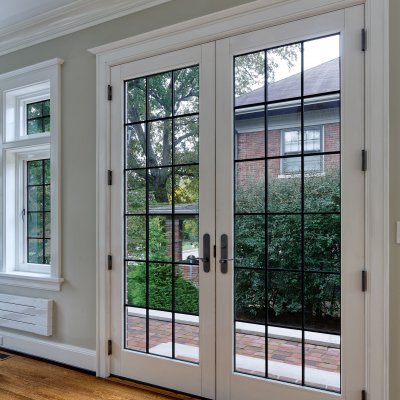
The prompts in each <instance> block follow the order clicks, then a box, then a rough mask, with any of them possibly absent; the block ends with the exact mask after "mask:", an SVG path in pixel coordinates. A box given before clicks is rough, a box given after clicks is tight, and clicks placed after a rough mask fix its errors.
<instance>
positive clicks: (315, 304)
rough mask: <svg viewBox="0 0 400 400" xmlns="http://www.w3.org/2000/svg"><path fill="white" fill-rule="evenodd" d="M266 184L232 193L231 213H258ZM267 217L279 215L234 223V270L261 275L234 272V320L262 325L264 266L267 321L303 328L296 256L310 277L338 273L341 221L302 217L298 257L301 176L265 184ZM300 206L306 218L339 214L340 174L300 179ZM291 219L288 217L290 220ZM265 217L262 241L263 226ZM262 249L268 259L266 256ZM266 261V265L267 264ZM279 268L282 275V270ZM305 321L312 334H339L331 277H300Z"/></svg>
mask: <svg viewBox="0 0 400 400" xmlns="http://www.w3.org/2000/svg"><path fill="white" fill-rule="evenodd" d="M263 204H265V184H264V182H254V181H253V182H249V183H248V184H247V185H242V186H241V187H240V188H238V190H237V196H236V210H237V211H247V212H255V211H257V212H263V211H264V210H263V209H262V207H263ZM267 204H268V206H269V210H268V211H270V212H278V213H288V214H286V215H285V214H284V215H271V214H270V215H268V216H264V215H250V216H249V215H246V216H243V215H239V216H236V219H235V244H236V248H235V259H236V265H237V266H240V267H244V268H246V267H256V268H260V272H259V273H257V271H255V272H254V270H251V271H243V270H239V272H237V275H236V280H235V285H236V305H235V306H236V316H237V318H238V319H243V320H256V321H261V320H264V319H265V313H266V310H265V303H266V301H265V290H264V286H265V274H264V268H265V264H266V262H268V267H269V268H270V269H280V270H281V271H276V272H272V271H271V272H269V273H268V275H269V276H268V290H267V292H268V300H267V303H268V316H269V320H270V321H275V322H279V321H281V320H282V319H283V320H285V321H286V320H291V321H292V322H293V321H298V322H299V323H300V324H301V311H302V306H301V303H302V302H301V299H302V297H301V290H302V288H301V280H300V277H301V275H300V273H298V272H285V270H295V271H301V266H302V257H303V256H304V266H305V269H306V270H308V271H311V270H315V271H325V272H340V217H339V215H334V214H332V215H329V214H325V215H321V214H320V215H305V218H304V255H302V252H301V248H302V247H301V244H302V237H301V234H302V229H301V227H302V224H301V215H298V214H293V213H295V212H300V211H301V207H300V206H301V178H300V177H298V176H291V177H288V178H273V179H270V181H269V184H268V202H267ZM304 208H305V211H306V212H307V211H308V212H339V211H340V175H339V170H338V169H332V170H330V171H327V172H326V173H325V174H324V175H320V174H315V175H308V176H306V177H305V183H304ZM290 213H292V214H290ZM265 218H268V220H267V222H268V239H267V246H266V244H265V237H264V236H265V234H264V232H265V224H266V220H265ZM266 248H267V249H268V257H265V251H266ZM267 259H268V261H267ZM282 270H283V271H282ZM304 302H305V312H306V323H307V324H308V325H309V326H313V327H314V328H315V329H318V328H321V327H322V326H324V324H325V325H326V327H325V329H328V330H332V331H337V330H338V329H339V328H338V326H339V322H340V321H339V317H340V278H339V276H337V275H331V274H318V273H307V274H305V292H304Z"/></svg>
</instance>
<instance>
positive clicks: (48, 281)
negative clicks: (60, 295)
mask: <svg viewBox="0 0 400 400" xmlns="http://www.w3.org/2000/svg"><path fill="white" fill-rule="evenodd" d="M63 282H64V279H63V278H50V277H49V275H43V274H37V273H30V272H25V271H24V272H18V271H13V272H0V284H1V285H10V286H19V287H26V288H31V289H42V290H51V291H53V292H59V291H60V290H61V285H62V283H63Z"/></svg>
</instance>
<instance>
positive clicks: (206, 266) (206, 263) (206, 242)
mask: <svg viewBox="0 0 400 400" xmlns="http://www.w3.org/2000/svg"><path fill="white" fill-rule="evenodd" d="M196 260H200V261H202V262H203V271H204V272H210V235H209V234H208V233H205V234H204V235H203V257H197V258H196Z"/></svg>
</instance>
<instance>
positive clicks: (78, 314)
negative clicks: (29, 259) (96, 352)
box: [0, 0, 247, 349]
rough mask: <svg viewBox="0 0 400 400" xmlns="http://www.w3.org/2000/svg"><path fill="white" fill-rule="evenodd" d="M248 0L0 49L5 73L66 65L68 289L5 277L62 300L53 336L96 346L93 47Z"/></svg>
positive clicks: (143, 15) (177, 9)
mask: <svg viewBox="0 0 400 400" xmlns="http://www.w3.org/2000/svg"><path fill="white" fill-rule="evenodd" d="M246 2H247V1H245V0H218V1H215V0H201V1H199V0H173V1H171V2H168V3H165V4H162V5H160V6H157V7H154V8H151V9H148V10H145V11H142V12H140V13H137V14H132V15H128V16H126V17H123V18H119V19H117V20H114V21H110V22H107V23H104V24H101V25H97V26H95V27H93V28H89V29H85V30H83V31H80V32H76V33H73V34H70V35H67V36H64V37H62V38H58V39H54V40H50V41H48V42H45V43H42V44H39V45H36V46H32V47H29V48H26V49H23V50H20V51H17V52H15V53H12V54H7V55H5V56H2V57H0V74H1V73H4V72H8V71H12V70H14V69H17V68H21V67H24V66H27V65H31V64H35V63H37V62H41V61H45V60H48V59H51V58H54V57H60V58H62V59H64V60H65V63H64V65H63V72H62V120H63V123H62V194H63V205H62V219H63V224H62V251H63V254H62V267H63V276H64V278H65V280H66V282H65V284H64V285H63V287H62V291H61V292H46V291H41V290H33V289H26V288H16V287H11V286H4V285H0V292H2V293H13V294H18V295H26V296H36V297H48V298H53V299H54V300H55V301H56V324H55V330H56V332H55V334H54V335H53V336H52V337H51V338H50V339H49V340H52V341H57V342H61V343H67V344H70V345H75V346H80V347H86V348H88V349H95V348H96V282H95V277H96V242H95V239H96V131H95V127H96V126H95V125H96V111H95V110H96V98H95V93H96V88H95V83H96V60H95V56H93V55H91V54H90V53H89V52H88V51H87V49H89V48H91V47H95V46H99V45H101V44H105V43H109V42H113V41H115V40H120V39H124V38H127V37H131V36H134V35H137V34H140V33H143V32H147V31H151V30H153V29H157V28H161V27H163V26H167V25H172V24H174V23H178V22H181V21H185V20H188V19H192V18H196V17H200V16H202V15H205V14H209V13H213V12H216V11H220V10H223V9H225V8H230V7H234V6H237V5H239V4H242V3H246Z"/></svg>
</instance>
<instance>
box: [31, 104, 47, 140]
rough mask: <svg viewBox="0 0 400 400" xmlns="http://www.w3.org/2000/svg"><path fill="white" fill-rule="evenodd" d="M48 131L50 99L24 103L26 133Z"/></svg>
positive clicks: (32, 133)
mask: <svg viewBox="0 0 400 400" xmlns="http://www.w3.org/2000/svg"><path fill="white" fill-rule="evenodd" d="M45 132H50V100H49V99H47V100H43V101H37V102H35V103H30V104H27V105H26V134H27V135H34V134H38V133H45Z"/></svg>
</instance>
